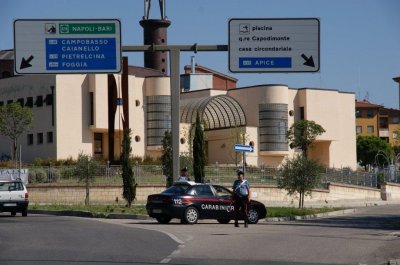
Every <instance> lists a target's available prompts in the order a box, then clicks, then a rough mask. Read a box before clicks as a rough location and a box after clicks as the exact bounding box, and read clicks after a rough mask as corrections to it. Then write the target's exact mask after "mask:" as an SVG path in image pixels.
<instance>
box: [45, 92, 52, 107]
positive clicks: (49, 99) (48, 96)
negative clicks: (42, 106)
mask: <svg viewBox="0 0 400 265" xmlns="http://www.w3.org/2000/svg"><path fill="white" fill-rule="evenodd" d="M44 101H45V102H46V105H47V106H51V105H53V95H52V94H47V95H46V98H45V100H44Z"/></svg>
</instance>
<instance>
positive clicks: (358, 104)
mask: <svg viewBox="0 0 400 265" xmlns="http://www.w3.org/2000/svg"><path fill="white" fill-rule="evenodd" d="M356 108H376V109H379V108H383V105H377V104H372V103H370V102H369V101H368V100H366V99H364V100H362V101H358V100H356Z"/></svg>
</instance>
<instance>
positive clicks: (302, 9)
mask: <svg viewBox="0 0 400 265" xmlns="http://www.w3.org/2000/svg"><path fill="white" fill-rule="evenodd" d="M165 1H166V15H167V17H168V19H169V20H170V21H171V26H170V27H169V28H168V44H171V45H172V44H177V45H178V44H179V45H192V44H194V43H197V44H199V45H202V44H203V45H206V44H207V45H216V44H219V45H227V44H228V21H229V19H232V18H245V19H250V18H257V19H267V18H318V19H319V20H320V45H321V46H320V71H319V72H317V73H231V72H230V71H229V68H228V52H198V53H196V54H195V53H194V52H182V53H181V57H180V58H181V62H180V68H181V73H183V67H184V65H189V64H190V57H191V56H195V61H196V63H198V64H200V65H202V66H205V67H208V68H211V69H214V70H216V71H218V72H221V73H223V74H226V75H229V76H232V77H235V78H237V79H238V80H239V81H238V83H237V86H238V87H245V86H253V85H260V84H286V85H288V86H289V87H290V88H303V87H310V88H322V89H336V90H339V91H344V92H353V93H355V96H356V99H358V100H363V99H368V100H369V101H370V102H371V103H375V104H382V105H384V106H385V107H388V108H399V84H398V83H395V82H394V81H393V77H397V76H400V15H399V10H400V1H399V0H334V1H332V0H165ZM143 15H144V1H143V0H112V1H110V0H108V1H106V0H2V1H1V5H0V50H5V49H12V48H13V46H14V44H13V21H14V20H15V19H56V20H61V19H104V18H107V19H119V20H120V21H121V31H122V45H123V46H124V45H142V44H143V30H142V27H141V26H140V25H139V21H140V20H141V19H142V17H143ZM150 18H151V19H159V18H160V11H159V6H158V0H152V2H151V10H150ZM123 56H128V57H129V64H130V65H137V66H143V55H142V53H139V52H129V53H124V54H123Z"/></svg>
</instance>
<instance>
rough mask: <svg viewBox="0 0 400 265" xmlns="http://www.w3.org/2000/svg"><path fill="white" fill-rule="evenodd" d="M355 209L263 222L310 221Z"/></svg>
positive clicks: (271, 218)
mask: <svg viewBox="0 0 400 265" xmlns="http://www.w3.org/2000/svg"><path fill="white" fill-rule="evenodd" d="M354 212H356V209H344V210H339V211H333V212H326V213H318V214H311V215H304V216H287V217H267V218H265V219H264V220H265V221H266V222H283V221H295V220H311V219H316V218H324V217H332V216H340V215H344V214H349V213H354Z"/></svg>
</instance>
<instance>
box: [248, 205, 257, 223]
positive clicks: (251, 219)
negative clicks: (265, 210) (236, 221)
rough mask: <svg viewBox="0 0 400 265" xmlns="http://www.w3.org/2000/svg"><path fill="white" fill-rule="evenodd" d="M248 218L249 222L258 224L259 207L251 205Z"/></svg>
mask: <svg viewBox="0 0 400 265" xmlns="http://www.w3.org/2000/svg"><path fill="white" fill-rule="evenodd" d="M247 218H248V219H249V224H256V223H257V222H258V220H259V219H260V215H259V214H258V211H257V209H256V208H253V207H251V208H250V209H249V211H248V213H247Z"/></svg>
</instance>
